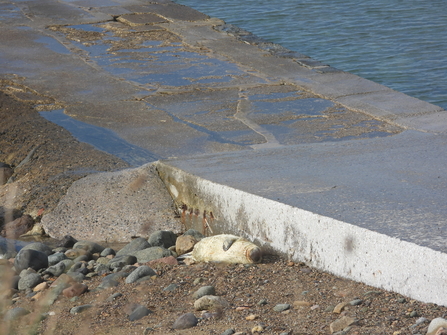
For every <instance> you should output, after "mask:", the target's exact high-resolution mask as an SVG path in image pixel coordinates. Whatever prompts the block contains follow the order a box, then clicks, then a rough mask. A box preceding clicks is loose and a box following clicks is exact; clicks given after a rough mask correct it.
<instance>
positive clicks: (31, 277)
mask: <svg viewBox="0 0 447 335" xmlns="http://www.w3.org/2000/svg"><path fill="white" fill-rule="evenodd" d="M42 281H43V280H42V277H41V276H40V274H38V273H29V274H27V275H26V276H23V277H22V278H20V280H19V285H18V287H19V290H20V291H23V290H26V289H28V288H33V287H35V286H36V285H37V284H40V283H41V282H42Z"/></svg>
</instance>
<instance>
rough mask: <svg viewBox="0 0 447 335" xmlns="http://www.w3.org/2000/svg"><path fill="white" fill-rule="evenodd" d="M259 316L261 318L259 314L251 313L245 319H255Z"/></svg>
mask: <svg viewBox="0 0 447 335" xmlns="http://www.w3.org/2000/svg"><path fill="white" fill-rule="evenodd" d="M257 318H259V315H256V314H250V315H249V316H246V317H245V320H247V321H253V320H256V319H257Z"/></svg>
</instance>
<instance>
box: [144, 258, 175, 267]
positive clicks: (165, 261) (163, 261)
mask: <svg viewBox="0 0 447 335" xmlns="http://www.w3.org/2000/svg"><path fill="white" fill-rule="evenodd" d="M156 264H168V265H178V261H177V258H175V257H174V256H168V257H163V258H159V259H154V260H153V261H149V262H147V263H146V265H147V266H150V267H153V266H155V265H156Z"/></svg>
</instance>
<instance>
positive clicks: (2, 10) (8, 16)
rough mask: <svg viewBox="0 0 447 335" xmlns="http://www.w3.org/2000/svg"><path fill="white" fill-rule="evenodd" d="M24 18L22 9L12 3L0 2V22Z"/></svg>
mask: <svg viewBox="0 0 447 335" xmlns="http://www.w3.org/2000/svg"><path fill="white" fill-rule="evenodd" d="M20 18H23V15H22V11H21V10H20V8H18V7H17V6H14V5H13V4H11V3H0V22H3V23H6V22H7V21H11V20H17V19H20Z"/></svg>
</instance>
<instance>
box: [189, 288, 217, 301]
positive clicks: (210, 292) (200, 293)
mask: <svg viewBox="0 0 447 335" xmlns="http://www.w3.org/2000/svg"><path fill="white" fill-rule="evenodd" d="M205 295H216V289H215V288H214V286H202V287H201V288H199V289H198V290H197V291H196V292H194V294H193V295H192V297H193V298H194V299H199V298H201V297H203V296H205Z"/></svg>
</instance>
